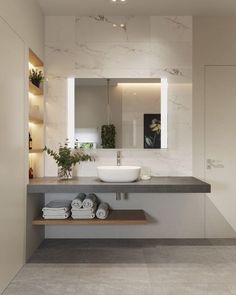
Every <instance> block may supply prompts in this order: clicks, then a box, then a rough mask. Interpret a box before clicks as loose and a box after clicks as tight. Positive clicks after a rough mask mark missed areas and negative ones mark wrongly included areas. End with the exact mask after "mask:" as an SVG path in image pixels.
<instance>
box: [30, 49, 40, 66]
mask: <svg viewBox="0 0 236 295" xmlns="http://www.w3.org/2000/svg"><path fill="white" fill-rule="evenodd" d="M29 62H30V63H31V64H32V65H33V66H35V67H43V62H42V61H41V59H40V58H39V57H38V56H37V55H36V54H35V53H34V52H33V51H32V50H31V49H29Z"/></svg>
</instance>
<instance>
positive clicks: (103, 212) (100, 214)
mask: <svg viewBox="0 0 236 295" xmlns="http://www.w3.org/2000/svg"><path fill="white" fill-rule="evenodd" d="M108 214H109V205H108V204H107V203H101V204H100V205H99V206H98V209H97V212H96V216H97V218H98V219H106V218H107V216H108Z"/></svg>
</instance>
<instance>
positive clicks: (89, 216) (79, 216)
mask: <svg viewBox="0 0 236 295" xmlns="http://www.w3.org/2000/svg"><path fill="white" fill-rule="evenodd" d="M71 217H72V218H73V219H94V218H95V213H89V214H74V213H73V214H72V215H71Z"/></svg>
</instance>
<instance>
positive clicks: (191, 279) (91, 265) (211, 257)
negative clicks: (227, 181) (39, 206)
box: [3, 240, 236, 295]
mask: <svg viewBox="0 0 236 295" xmlns="http://www.w3.org/2000/svg"><path fill="white" fill-rule="evenodd" d="M3 294H4V295H38V294H40V295H44V294H45V295H54V294H56V295H58V294H63V295H64V294H65V295H67V294H68V295H76V294H79V295H90V294H91V295H92V294H93V295H117V294H119V295H120V294H122V295H159V294H160V295H179V294H180V295H195V294H196V295H236V241H235V240H230V241H227V240H46V241H45V242H44V243H43V244H42V245H41V247H39V249H38V250H37V251H36V252H35V254H34V255H33V257H31V259H30V260H29V262H28V263H27V264H26V265H25V266H24V267H23V268H22V269H21V271H20V272H19V273H18V274H17V276H16V277H15V279H14V280H13V281H12V282H11V283H10V285H9V286H8V288H7V289H6V290H5V292H4V293H3Z"/></svg>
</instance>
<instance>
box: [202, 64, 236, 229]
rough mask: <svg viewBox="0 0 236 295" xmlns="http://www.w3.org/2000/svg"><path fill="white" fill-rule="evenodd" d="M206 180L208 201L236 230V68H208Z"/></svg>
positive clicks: (206, 77)
mask: <svg viewBox="0 0 236 295" xmlns="http://www.w3.org/2000/svg"><path fill="white" fill-rule="evenodd" d="M205 101H206V110H205V112H206V113H205V120H206V121H205V124H206V129H205V132H206V133H205V145H206V146H205V159H206V171H205V176H206V180H207V181H208V182H209V183H211V184H212V193H211V194H209V198H210V199H211V201H212V203H213V204H214V205H215V207H216V208H217V209H218V211H219V212H220V214H221V215H222V216H223V217H224V219H225V220H226V221H227V222H228V224H229V225H230V226H231V227H232V228H233V229H234V230H236V66H207V67H206V68H205Z"/></svg>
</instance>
